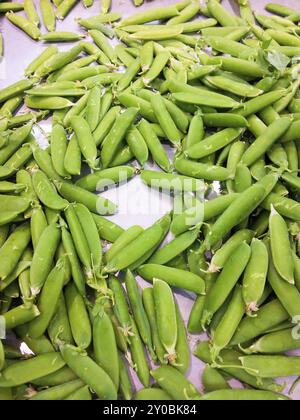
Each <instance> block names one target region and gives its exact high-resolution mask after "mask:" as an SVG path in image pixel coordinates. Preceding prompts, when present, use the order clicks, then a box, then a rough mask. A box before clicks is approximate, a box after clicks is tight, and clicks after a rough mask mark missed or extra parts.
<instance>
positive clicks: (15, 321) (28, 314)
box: [3, 304, 40, 330]
mask: <svg viewBox="0 0 300 420" xmlns="http://www.w3.org/2000/svg"><path fill="white" fill-rule="evenodd" d="M39 315H40V312H39V310H38V308H37V307H36V306H35V305H32V304H29V305H25V304H24V305H20V306H17V307H15V308H13V309H10V310H9V311H7V312H6V313H5V314H4V315H3V318H4V320H3V321H4V325H5V327H6V329H7V330H10V329H13V328H16V327H18V326H19V325H23V324H26V323H27V322H30V321H32V320H33V319H34V318H36V317H38V316H39Z"/></svg>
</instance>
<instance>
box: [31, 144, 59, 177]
mask: <svg viewBox="0 0 300 420" xmlns="http://www.w3.org/2000/svg"><path fill="white" fill-rule="evenodd" d="M33 157H34V160H35V162H36V163H37V165H38V167H39V168H40V170H41V171H42V172H44V173H45V174H46V175H47V177H48V178H49V180H50V181H53V180H56V181H58V180H60V179H61V177H60V176H59V175H58V173H57V172H56V170H55V169H54V166H53V164H52V160H51V156H50V154H49V151H48V150H43V149H41V148H40V147H36V146H33Z"/></svg>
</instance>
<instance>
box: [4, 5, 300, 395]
mask: <svg viewBox="0 0 300 420" xmlns="http://www.w3.org/2000/svg"><path fill="white" fill-rule="evenodd" d="M28 3H29V2H28ZM54 3H55V4H56V3H59V2H54ZM60 3H61V5H63V4H65V3H67V1H66V0H63V2H60ZM75 3H76V2H74V1H73V2H68V4H69V5H71V4H72V5H75ZM84 3H92V2H84ZM3 4H4V3H3ZM105 4H107V5H108V6H104V7H106V8H105V9H104V13H101V14H99V15H97V16H93V17H91V18H88V19H81V18H80V19H78V24H79V25H80V26H81V27H82V28H85V29H87V31H88V33H87V36H89V37H90V40H88V38H86V39H85V40H84V41H82V40H81V41H79V42H78V43H76V44H75V45H74V46H73V47H72V48H71V49H69V50H67V51H64V52H60V51H59V50H58V48H57V45H50V46H48V47H47V48H45V49H44V51H43V52H42V54H40V55H39V56H38V57H37V58H36V59H35V60H34V61H33V62H32V63H30V64H29V65H28V66H27V68H26V69H25V73H24V74H25V76H24V79H23V80H21V81H19V82H17V83H15V84H13V85H11V86H8V87H6V88H4V89H2V90H0V106H1V108H0V179H1V180H0V399H2V400H12V399H15V400H22V399H32V400H91V399H100V400H116V399H117V398H120V399H124V400H131V399H135V400H286V399H289V397H287V396H286V395H288V393H290V394H291V397H292V394H293V391H294V390H295V388H296V386H297V384H298V382H299V381H298V380H296V381H295V383H294V384H293V386H292V388H291V389H287V387H286V386H285V385H281V384H282V381H280V380H279V381H278V378H279V379H280V378H285V377H295V378H297V376H300V357H297V356H292V355H291V354H294V353H289V352H290V351H292V350H298V349H300V331H299V323H300V259H299V257H300V225H299V223H300V204H299V191H300V179H299V177H298V171H299V158H300V148H299V143H298V141H300V92H299V87H300V76H299V72H300V39H299V36H298V35H299V33H300V26H298V23H299V22H300V12H298V11H296V10H293V9H291V8H288V7H286V6H283V5H281V4H273V3H272V4H268V5H267V6H266V9H267V11H268V12H271V13H270V14H266V15H260V14H257V13H254V12H253V11H252V10H251V4H250V2H249V1H248V0H239V1H237V4H238V5H239V8H240V16H236V15H233V14H232V13H230V12H229V11H228V10H227V9H225V8H224V7H223V5H222V3H221V2H219V1H217V0H207V2H206V5H205V6H203V4H200V3H199V2H198V1H195V0H184V1H181V2H179V3H174V4H172V5H170V6H167V7H159V8H155V5H154V6H153V7H154V8H153V7H152V6H151V7H150V6H149V8H147V9H146V10H144V11H142V12H137V13H136V14H134V15H132V16H130V17H127V18H125V19H123V20H122V19H121V16H120V14H119V13H117V12H109V7H110V6H109V2H105ZM61 5H59V6H58V7H60V6H61ZM24 6H25V5H24ZM70 7H71V6H70ZM0 10H1V7H0ZM113 38H117V39H118V40H119V43H118V44H117V45H116V46H115V47H114V46H113V45H112V43H111V41H110V40H111V39H113ZM53 40H54V39H52V41H53ZM63 40H64V39H58V38H55V41H56V42H58V41H63ZM68 40H69V38H68ZM24 105H25V108H24ZM51 117H52V131H51V133H50V134H49V136H48V141H49V145H48V147H47V148H46V149H45V148H42V147H40V145H39V143H38V142H37V140H36V138H35V136H34V132H35V131H34V130H33V129H35V130H36V129H38V128H39V122H40V121H42V120H46V119H48V118H51ZM165 144H167V145H168V147H172V148H173V151H174V159H173V160H171V158H170V154H167V152H166V148H165ZM150 161H152V162H154V163H155V164H156V165H157V167H158V168H157V170H154V169H153V167H152V168H151V169H150V168H149V166H147V165H148V163H149V162H150ZM86 168H88V169H89V171H88V173H87V171H86ZM159 168H160V169H161V170H159ZM83 174H84V175H83ZM136 176H140V177H141V179H142V181H143V182H144V183H145V184H146V185H148V186H149V187H150V188H153V187H154V186H156V188H161V186H162V185H163V186H166V185H171V186H172V188H169V190H168V191H167V190H164V193H165V194H167V193H168V194H170V195H172V197H174V206H175V205H176V203H177V204H178V202H181V203H183V207H184V208H183V211H182V212H180V213H179V214H178V212H177V211H176V212H175V210H174V211H173V212H170V213H168V214H166V215H164V216H163V217H162V218H161V219H159V220H157V221H156V222H155V223H154V224H153V225H152V226H150V227H149V228H146V229H144V228H142V227H141V226H137V225H136V226H132V227H130V228H129V229H127V230H124V229H123V228H121V227H120V226H118V225H117V224H116V223H114V222H113V221H112V220H110V217H109V216H111V215H114V214H115V213H117V211H118V209H117V206H116V205H115V204H114V203H113V202H111V201H110V200H108V199H106V198H104V197H103V196H102V195H101V191H104V190H105V189H107V188H109V187H111V186H115V185H118V184H119V183H121V182H122V183H124V182H130V180H131V179H132V178H134V177H136ZM200 180H204V182H205V198H206V199H205V201H204V202H202V203H201V202H200V201H201V198H200V195H201V194H199V193H200V190H201V189H203V183H201V182H200V183H199V181H200ZM216 181H217V183H218V184H219V185H220V191H219V192H215V194H214V195H213V197H214V198H212V199H209V200H208V198H211V193H212V191H213V190H214V188H215V186H216ZM162 189H163V188H162ZM96 192H97V193H96ZM99 193H100V194H99ZM186 195H188V196H189V198H190V199H189V200H186V199H185V197H186ZM199 202H200V204H201V205H200V207H201V208H202V210H203V211H200V212H199ZM191 216H193V217H192V220H193V223H191ZM169 233H171V234H172V235H173V239H172V240H169V241H166V240H165V239H166V237H167V235H168V234H169ZM137 276H140V277H141V278H143V279H144V280H146V281H147V282H149V287H145V288H143V290H141V288H140V286H139V283H138V282H137V280H136V277H137ZM174 289H175V290H181V291H184V292H187V293H189V294H190V296H191V297H192V298H193V299H194V304H193V307H192V310H191V313H190V316H189V320H188V324H187V327H186V326H185V323H184V321H183V319H182V315H181V311H180V308H179V306H178V305H177V302H176V299H175V298H174V295H173V293H174V291H175V290H174ZM203 332H206V333H207V335H208V341H201V342H199V343H198V344H197V346H196V348H191V344H190V341H192V340H190V338H191V336H192V335H199V334H201V333H203ZM202 337H203V336H202ZM16 342H17V343H19V344H20V345H21V346H16V345H15V344H14V345H13V344H12V343H16ZM24 343H25V344H26V346H27V348H29V349H30V350H31V353H30V354H28V352H27V353H26V354H24V351H22V344H24ZM192 352H193V354H194V355H195V356H196V357H197V358H199V359H200V360H201V361H203V362H204V363H205V364H207V366H206V368H205V370H204V373H203V377H202V384H203V389H201V390H200V389H197V388H196V387H195V386H194V385H193V384H192V383H191V382H190V381H189V380H188V379H187V375H188V373H189V370H190V366H191V353H192ZM130 368H131V369H134V370H135V372H136V375H137V378H138V380H139V382H140V387H139V390H138V391H137V390H136V389H135V387H134V385H133V381H132V378H131V373H130V372H131V369H130ZM199 375H200V372H199ZM231 379H236V380H238V381H240V383H241V384H242V385H243V387H242V388H241V389H236V388H233V387H232V382H231ZM140 388H141V389H140Z"/></svg>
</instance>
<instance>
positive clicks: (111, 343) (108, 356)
mask: <svg viewBox="0 0 300 420" xmlns="http://www.w3.org/2000/svg"><path fill="white" fill-rule="evenodd" d="M104 337H105V339H104ZM93 344H94V353H95V360H96V362H97V363H98V364H99V366H101V367H102V368H103V369H104V370H105V372H106V373H107V374H108V375H109V377H110V378H111V379H112V381H113V383H114V385H115V387H116V389H119V380H120V369H119V355H118V350H117V343H116V337H115V333H114V328H113V324H112V322H111V319H110V317H109V316H108V315H107V314H106V313H105V311H104V310H103V308H102V310H100V312H99V313H98V314H97V315H96V317H95V319H94V322H93Z"/></svg>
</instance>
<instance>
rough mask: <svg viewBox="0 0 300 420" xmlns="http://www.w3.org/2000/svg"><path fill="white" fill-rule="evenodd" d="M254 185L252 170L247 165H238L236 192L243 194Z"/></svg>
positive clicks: (235, 181) (235, 182) (235, 180)
mask: <svg viewBox="0 0 300 420" xmlns="http://www.w3.org/2000/svg"><path fill="white" fill-rule="evenodd" d="M251 185H252V175H251V171H250V169H249V168H248V167H247V166H245V165H238V166H237V168H236V172H235V179H234V190H235V192H237V193H242V192H244V191H246V190H247V189H248V188H250V187H251Z"/></svg>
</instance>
